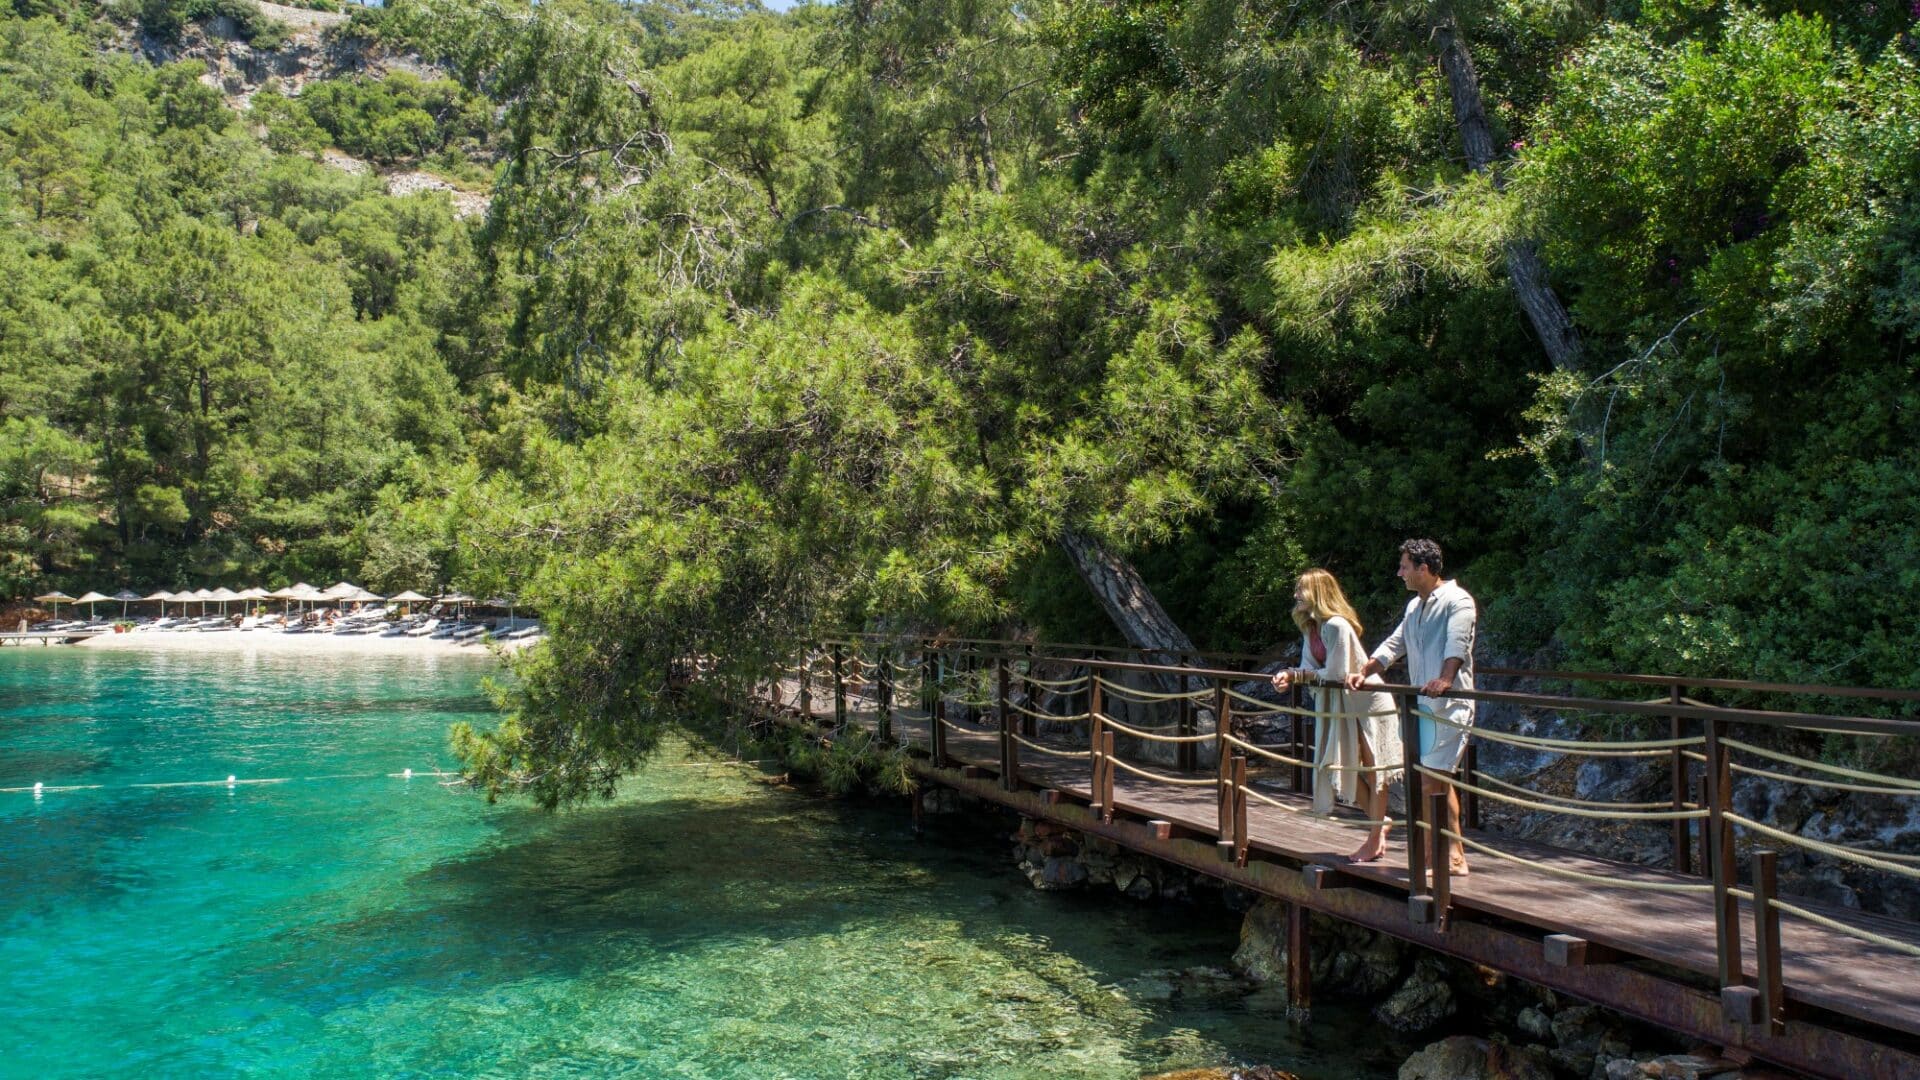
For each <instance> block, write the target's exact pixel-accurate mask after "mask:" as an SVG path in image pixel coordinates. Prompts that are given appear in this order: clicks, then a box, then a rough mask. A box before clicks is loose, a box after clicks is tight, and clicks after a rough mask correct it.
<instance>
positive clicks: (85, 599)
mask: <svg viewBox="0 0 1920 1080" xmlns="http://www.w3.org/2000/svg"><path fill="white" fill-rule="evenodd" d="M111 599H113V597H111V596H108V595H107V594H105V593H97V592H94V591H93V590H91V589H89V590H87V594H86V595H85V596H82V597H81V598H80V599H78V600H75V601H74V603H76V604H85V605H87V619H88V621H92V619H93V605H95V604H98V603H100V602H101V601H103V600H111Z"/></svg>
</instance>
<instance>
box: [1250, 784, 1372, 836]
mask: <svg viewBox="0 0 1920 1080" xmlns="http://www.w3.org/2000/svg"><path fill="white" fill-rule="evenodd" d="M1233 790H1234V791H1236V792H1238V793H1240V794H1241V795H1245V796H1246V797H1247V798H1250V799H1252V800H1254V801H1255V802H1259V803H1265V804H1266V805H1268V806H1271V807H1273V808H1274V809H1276V810H1284V811H1286V812H1287V813H1289V814H1293V815H1295V816H1297V817H1310V818H1318V819H1319V820H1321V821H1332V822H1336V823H1339V824H1342V825H1365V826H1368V827H1370V828H1372V827H1379V828H1386V827H1388V826H1391V825H1393V824H1394V821H1393V819H1392V818H1363V817H1351V816H1348V815H1345V814H1321V813H1316V812H1314V811H1312V810H1307V809H1303V808H1301V807H1298V806H1294V805H1292V804H1290V803H1285V802H1282V801H1280V800H1279V799H1276V798H1273V797H1272V796H1270V795H1267V794H1265V793H1264V792H1261V791H1259V790H1256V789H1255V788H1254V787H1253V786H1252V785H1251V784H1235V785H1233Z"/></svg>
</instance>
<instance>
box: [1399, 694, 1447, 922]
mask: <svg viewBox="0 0 1920 1080" xmlns="http://www.w3.org/2000/svg"><path fill="white" fill-rule="evenodd" d="M1413 702H1414V699H1413V697H1412V695H1409V694H1396V695H1394V703H1395V704H1396V705H1398V706H1399V707H1400V743H1401V745H1402V746H1404V747H1405V748H1406V751H1405V753H1406V759H1407V770H1406V772H1407V894H1408V895H1409V896H1423V895H1425V894H1426V891H1427V853H1426V848H1425V847H1424V846H1423V845H1422V843H1421V839H1420V817H1421V814H1420V792H1421V791H1422V790H1423V789H1424V787H1425V783H1424V781H1423V780H1422V778H1421V775H1420V718H1419V717H1418V716H1416V715H1415V714H1414V711H1413ZM1441 820H1445V819H1444V818H1443V819H1441Z"/></svg>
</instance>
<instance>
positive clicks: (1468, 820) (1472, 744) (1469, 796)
mask: <svg viewBox="0 0 1920 1080" xmlns="http://www.w3.org/2000/svg"><path fill="white" fill-rule="evenodd" d="M1460 767H1461V768H1462V769H1465V770H1466V781H1467V783H1469V784H1473V785H1475V786H1478V785H1479V783H1480V781H1479V775H1480V744H1479V742H1477V741H1476V740H1474V739H1472V738H1468V739H1467V752H1466V753H1465V754H1464V755H1463V756H1462V758H1461V761H1460ZM1479 827H1480V796H1478V795H1476V794H1474V793H1473V792H1471V791H1468V790H1466V789H1465V788H1462V789H1461V791H1460V828H1461V830H1462V831H1465V830H1467V829H1478V828H1479Z"/></svg>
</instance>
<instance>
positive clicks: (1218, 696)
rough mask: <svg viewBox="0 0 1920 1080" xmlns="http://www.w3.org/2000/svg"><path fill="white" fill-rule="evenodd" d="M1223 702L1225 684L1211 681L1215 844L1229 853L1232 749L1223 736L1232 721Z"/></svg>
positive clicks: (1231, 840) (1231, 802)
mask: <svg viewBox="0 0 1920 1080" xmlns="http://www.w3.org/2000/svg"><path fill="white" fill-rule="evenodd" d="M1226 701H1227V681H1226V680H1225V679H1215V680H1214V681H1213V718H1214V724H1213V730H1214V737H1213V745H1214V767H1215V771H1216V772H1217V773H1218V776H1219V783H1218V784H1217V785H1216V791H1217V792H1218V794H1217V796H1216V798H1215V800H1214V802H1215V808H1216V809H1217V810H1218V811H1219V826H1220V827H1219V830H1218V831H1219V841H1220V846H1221V848H1222V849H1223V850H1225V851H1228V852H1231V851H1232V848H1233V746H1232V744H1231V743H1229V742H1227V738H1226V737H1227V736H1229V735H1231V734H1233V727H1232V722H1231V721H1230V720H1229V719H1228V717H1227V714H1226V712H1225V710H1224V706H1225V703H1226Z"/></svg>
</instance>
